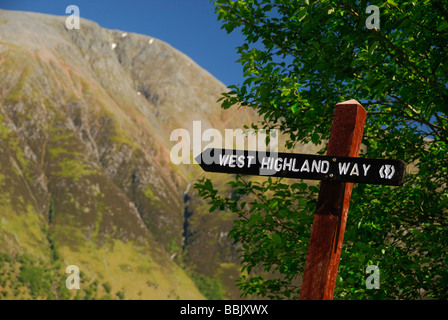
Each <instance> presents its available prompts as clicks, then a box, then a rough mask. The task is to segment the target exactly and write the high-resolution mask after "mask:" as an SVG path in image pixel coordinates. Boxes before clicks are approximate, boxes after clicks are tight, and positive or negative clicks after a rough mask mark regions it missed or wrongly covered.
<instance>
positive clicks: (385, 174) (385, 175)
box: [380, 164, 395, 179]
mask: <svg viewBox="0 0 448 320" xmlns="http://www.w3.org/2000/svg"><path fill="white" fill-rule="evenodd" d="M394 174H395V167H394V166H392V165H390V164H385V165H383V166H381V168H380V177H381V178H382V179H392V177H393V176H394Z"/></svg>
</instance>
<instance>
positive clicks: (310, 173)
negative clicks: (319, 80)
mask: <svg viewBox="0 0 448 320" xmlns="http://www.w3.org/2000/svg"><path fill="white" fill-rule="evenodd" d="M365 120H366V111H365V109H364V108H363V107H362V106H361V104H360V103H359V102H358V101H356V100H349V101H346V102H342V103H339V104H337V105H336V108H335V112H334V117H333V124H332V128H331V133H330V139H329V142H328V148H327V154H326V156H319V155H306V154H293V153H269V152H257V151H247V150H230V149H207V150H205V151H204V152H203V153H201V154H200V155H199V156H198V157H197V158H196V161H197V162H198V163H199V164H200V165H201V167H202V168H203V169H204V170H205V171H209V172H222V173H230V174H246V175H258V176H273V177H285V178H297V179H310V180H321V181H322V182H321V185H320V191H319V196H318V201H317V208H316V212H315V215H314V222H313V227H312V230H311V238H310V243H309V248H308V256H307V260H306V264H305V272H304V275H303V281H302V289H301V295H300V299H301V300H330V299H333V292H334V287H335V284H336V275H337V271H338V267H339V258H340V254H341V249H342V241H343V238H344V232H345V225H346V221H347V212H348V207H349V203H350V197H351V193H352V189H353V183H368V184H384V185H395V186H399V185H401V184H402V183H403V179H404V174H405V167H406V165H405V163H404V162H403V161H400V160H385V159H365V158H359V157H358V155H359V150H360V148H361V140H362V135H363V131H364V124H365Z"/></svg>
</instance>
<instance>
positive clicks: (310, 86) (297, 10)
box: [196, 0, 448, 299]
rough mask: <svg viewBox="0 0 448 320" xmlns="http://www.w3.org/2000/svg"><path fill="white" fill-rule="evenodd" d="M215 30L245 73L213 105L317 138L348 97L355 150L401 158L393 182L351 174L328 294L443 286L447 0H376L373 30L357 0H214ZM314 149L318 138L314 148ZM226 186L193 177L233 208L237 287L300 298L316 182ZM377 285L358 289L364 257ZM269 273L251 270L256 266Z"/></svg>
mask: <svg viewBox="0 0 448 320" xmlns="http://www.w3.org/2000/svg"><path fill="white" fill-rule="evenodd" d="M214 4H215V5H216V13H217V14H218V18H219V19H220V20H221V21H222V22H223V28H224V29H225V30H226V31H227V32H229V33H231V32H233V31H234V30H238V31H241V32H242V34H243V35H244V36H245V41H244V43H242V44H241V45H240V46H239V47H238V49H237V50H238V53H239V55H240V59H239V62H240V63H241V65H242V68H243V71H244V76H245V81H244V83H242V84H240V85H238V86H236V85H234V86H230V92H228V93H225V94H224V95H223V97H222V99H221V101H222V107H223V108H229V107H230V106H232V105H235V104H241V105H243V106H246V107H249V108H254V109H255V110H256V111H257V112H258V113H259V114H260V115H261V116H262V117H263V122H262V123H261V125H259V126H257V125H253V127H254V128H256V129H258V128H265V129H270V128H278V129H280V130H281V131H282V132H283V133H284V134H286V136H287V137H288V140H287V141H286V146H287V147H289V148H291V147H293V146H294V145H296V144H298V143H310V142H312V143H314V144H316V145H319V144H320V143H322V142H324V140H325V139H328V136H329V131H330V127H331V121H332V116H333V110H334V106H335V105H336V104H337V103H339V102H343V101H346V100H350V99H356V100H358V101H360V102H361V103H362V105H363V106H364V107H365V108H366V110H367V112H368V115H367V121H366V127H365V130H364V138H363V144H364V146H365V152H363V154H362V156H365V157H369V158H395V159H401V160H403V161H405V162H406V163H407V164H408V165H409V167H410V169H409V170H410V172H409V174H408V175H407V177H406V181H405V184H404V185H403V186H402V187H388V186H377V185H360V184H356V185H355V187H354V189H353V193H352V200H351V204H350V210H349V215H348V222H347V229H346V232H345V237H344V246H343V250H342V253H341V260H340V267H339V279H338V281H337V284H336V289H335V299H421V298H423V299H447V298H448V295H447V293H448V269H447V267H446V266H447V265H448V256H447V254H448V247H447V246H448V211H447V208H448V191H447V185H448V166H447V163H448V146H447V144H448V115H447V113H448V107H447V106H448V93H447V92H448V91H447V90H448V85H447V83H448V64H447V60H446V55H447V54H448V47H447V46H446V43H448V14H447V12H448V4H447V3H446V1H441V0H434V1H429V0H424V1H423V0H422V1H382V2H380V3H379V4H378V6H379V10H380V29H376V28H375V29H369V28H367V27H366V19H367V18H368V17H369V16H370V13H366V8H367V6H368V5H369V4H370V3H369V2H368V1H356V2H353V1H352V2H348V1H340V0H323V1H320V0H319V1H317V0H295V1H283V0H240V1H230V0H216V1H214ZM322 152H325V150H322ZM230 186H231V187H232V188H233V190H234V192H233V194H235V195H237V196H236V197H234V198H229V197H228V194H221V193H219V192H218V190H216V189H215V186H214V185H213V184H212V182H211V181H210V180H208V179H202V180H200V181H198V183H197V184H196V188H197V189H198V191H199V194H200V196H201V197H202V198H204V199H207V200H208V201H209V203H210V205H211V211H219V210H224V209H225V210H229V211H232V212H234V213H235V214H237V216H238V219H237V220H236V221H235V223H234V225H233V228H232V231H231V233H230V236H231V237H232V238H233V239H234V240H235V241H237V242H239V243H241V247H242V250H241V257H242V259H243V264H244V270H245V271H246V272H247V275H243V276H242V277H241V278H240V281H239V288H240V290H241V294H242V295H248V294H251V293H255V294H258V295H260V296H263V297H269V298H275V299H288V298H297V297H298V296H299V294H300V286H299V285H298V281H297V280H298V279H299V278H300V276H301V274H302V273H303V268H304V261H305V258H306V254H307V242H308V240H309V229H310V227H311V223H312V215H313V213H314V210H315V204H316V203H315V198H316V195H317V191H318V188H316V187H314V186H308V185H307V184H305V183H302V182H300V181H298V182H296V183H292V184H291V183H286V182H283V181H282V180H279V179H276V180H274V179H266V181H264V182H262V183H253V182H251V181H249V180H248V179H247V178H245V177H236V178H235V179H234V181H232V182H231V183H230ZM369 265H376V266H378V267H379V269H380V275H381V278H380V288H379V289H375V290H367V289H366V285H365V283H366V278H367V276H368V275H367V274H366V271H365V270H366V267H367V266H369ZM257 269H258V270H259V269H261V270H263V271H264V272H267V273H272V275H271V276H270V277H265V276H260V275H259V274H258V273H256V272H255V271H254V270H257Z"/></svg>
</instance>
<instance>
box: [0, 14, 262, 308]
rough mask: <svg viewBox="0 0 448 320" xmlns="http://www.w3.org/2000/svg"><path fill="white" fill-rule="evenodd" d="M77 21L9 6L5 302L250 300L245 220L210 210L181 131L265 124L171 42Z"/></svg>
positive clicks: (4, 34)
mask: <svg viewBox="0 0 448 320" xmlns="http://www.w3.org/2000/svg"><path fill="white" fill-rule="evenodd" d="M65 19H66V17H65V16H63V17H57V16H51V15H45V14H38V13H27V12H15V11H5V10H0V75H1V77H0V137H1V138H0V298H6V299H21V298H23V299H38V298H39V299H49V298H55V299H68V298H80V299H94V298H105V299H204V298H207V297H217V298H225V299H227V298H230V299H236V298H238V297H239V294H238V291H237V289H236V288H235V283H234V280H235V279H236V277H238V270H239V265H238V259H237V253H236V249H235V247H234V246H233V244H232V243H231V242H230V240H228V239H227V233H228V231H229V229H230V227H231V223H232V220H233V217H232V216H231V215H228V214H222V215H211V214H208V210H207V208H206V206H204V204H203V203H201V201H200V200H199V199H198V198H197V196H196V194H195V191H194V188H193V187H192V184H194V182H195V181H196V179H197V178H198V177H200V176H201V175H203V174H204V173H203V172H202V170H201V169H200V168H199V166H198V165H193V164H180V165H175V164H173V163H172V162H171V161H170V150H171V148H172V147H173V145H174V144H175V142H173V141H170V134H171V132H172V131H173V130H175V129H178V128H185V129H187V130H188V131H189V132H193V121H201V126H202V130H205V129H206V128H216V129H218V130H219V131H220V132H224V129H225V128H242V127H243V125H244V124H250V123H252V122H254V121H256V116H255V114H254V113H252V112H251V111H249V110H247V108H246V109H242V108H241V109H238V108H232V109H230V110H222V109H221V108H220V106H219V104H218V103H217V100H218V99H219V97H220V96H221V93H222V92H224V91H226V87H225V86H224V85H223V84H222V83H220V82H219V81H218V80H216V79H215V78H214V77H213V76H212V75H210V74H209V73H208V72H207V71H206V70H204V69H202V68H201V67H200V66H198V65H197V64H196V63H195V62H194V61H192V60H191V59H190V58H189V57H187V56H186V55H184V54H183V53H181V52H179V51H178V50H176V49H174V48H173V47H171V46H170V45H168V44H167V43H165V42H163V41H161V40H158V39H155V38H152V37H149V36H145V35H140V34H134V33H127V32H124V31H119V30H107V29H105V28H102V27H100V26H99V25H98V24H96V23H94V22H92V21H88V20H85V19H81V28H80V29H79V30H77V29H72V30H68V29H67V28H66V26H65ZM219 177H220V178H218V179H223V181H224V179H225V178H224V177H222V176H221V175H220V176H219ZM221 177H222V178H221ZM69 265H75V266H77V267H79V270H80V272H81V284H80V289H79V290H76V289H73V290H68V289H67V288H66V287H65V283H66V279H67V277H68V274H66V273H65V271H66V267H67V266H69ZM210 292H212V294H210Z"/></svg>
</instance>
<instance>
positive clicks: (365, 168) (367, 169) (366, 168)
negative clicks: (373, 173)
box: [362, 164, 370, 177]
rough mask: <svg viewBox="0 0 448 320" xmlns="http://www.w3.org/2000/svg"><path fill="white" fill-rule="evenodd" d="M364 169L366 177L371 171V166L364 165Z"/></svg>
mask: <svg viewBox="0 0 448 320" xmlns="http://www.w3.org/2000/svg"><path fill="white" fill-rule="evenodd" d="M362 168H363V169H364V177H365V176H366V175H367V171H369V169H370V164H369V165H368V166H366V165H365V164H363V165H362Z"/></svg>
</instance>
